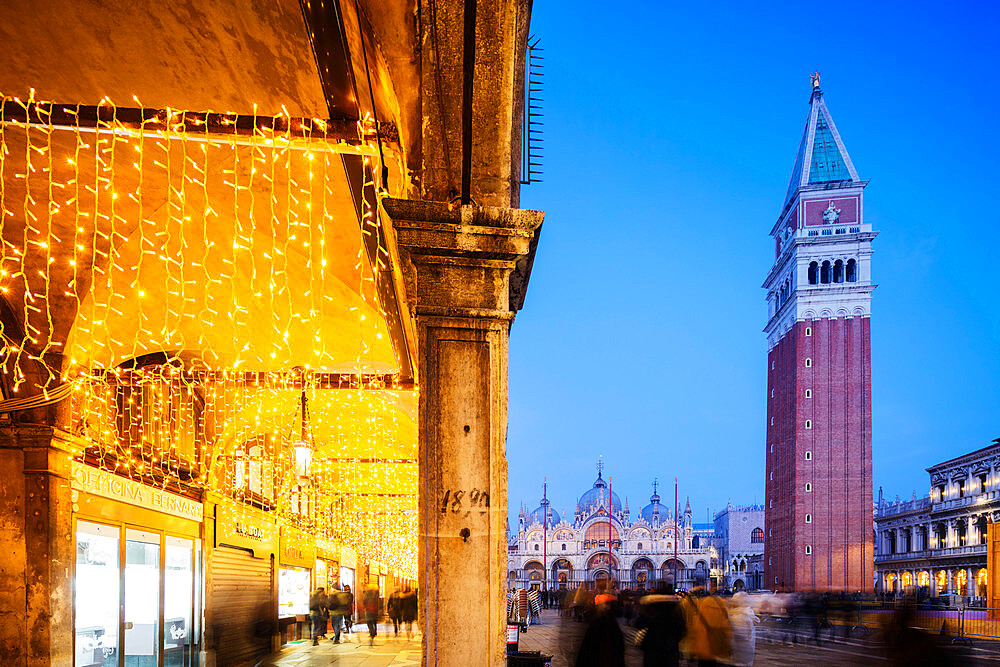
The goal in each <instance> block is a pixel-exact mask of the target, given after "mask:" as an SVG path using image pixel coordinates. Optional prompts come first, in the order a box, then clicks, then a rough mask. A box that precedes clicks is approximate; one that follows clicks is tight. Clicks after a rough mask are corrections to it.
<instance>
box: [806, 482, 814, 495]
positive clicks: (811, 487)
mask: <svg viewBox="0 0 1000 667" xmlns="http://www.w3.org/2000/svg"><path fill="white" fill-rule="evenodd" d="M812 490H813V485H812V484H810V483H809V482H806V493H812Z"/></svg>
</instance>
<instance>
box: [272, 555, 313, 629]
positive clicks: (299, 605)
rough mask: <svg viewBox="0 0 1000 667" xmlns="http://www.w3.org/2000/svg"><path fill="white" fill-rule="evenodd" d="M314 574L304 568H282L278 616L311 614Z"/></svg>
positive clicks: (279, 584)
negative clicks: (311, 586)
mask: <svg viewBox="0 0 1000 667" xmlns="http://www.w3.org/2000/svg"><path fill="white" fill-rule="evenodd" d="M311 578H312V573H311V572H310V571H309V570H308V569H306V568H304V567H282V568H281V569H279V570H278V616H279V617H288V616H296V615H300V614H301V615H308V614H309V593H310V583H311V582H310V579H311Z"/></svg>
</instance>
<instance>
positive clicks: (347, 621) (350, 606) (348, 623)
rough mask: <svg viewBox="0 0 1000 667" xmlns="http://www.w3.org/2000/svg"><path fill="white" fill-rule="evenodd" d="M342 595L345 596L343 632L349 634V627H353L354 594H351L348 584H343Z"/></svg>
mask: <svg viewBox="0 0 1000 667" xmlns="http://www.w3.org/2000/svg"><path fill="white" fill-rule="evenodd" d="M344 593H346V594H347V613H346V614H344V632H346V633H347V634H351V627H352V626H353V625H354V593H352V592H351V586H350V584H344Z"/></svg>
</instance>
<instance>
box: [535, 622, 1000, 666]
mask: <svg viewBox="0 0 1000 667" xmlns="http://www.w3.org/2000/svg"><path fill="white" fill-rule="evenodd" d="M621 626H622V632H623V633H624V635H625V643H626V651H625V664H626V665H628V666H629V667H633V666H634V667H640V666H641V665H642V655H641V653H640V652H639V651H638V650H637V649H636V648H635V646H634V643H633V640H634V638H635V630H634V629H633V628H631V627H629V626H627V625H626V624H624V623H621ZM583 633H584V624H583V623H577V622H576V621H573V620H571V619H564V618H560V616H559V615H558V613H557V612H556V611H554V610H545V611H543V612H542V624H541V625H532V626H531V627H529V628H528V631H527V632H524V633H521V635H520V642H519V644H518V649H519V650H521V651H542V652H543V653H548V654H550V655H552V667H573V665H574V664H575V660H576V649H577V647H578V646H579V644H580V640H581V638H582V637H583ZM783 639H785V637H783V636H779V635H778V634H776V633H773V632H771V631H769V630H768V629H767V628H766V627H763V628H761V629H760V631H759V635H758V641H757V654H756V659H755V660H754V663H753V664H754V665H761V666H763V667H792V666H797V665H816V666H819V665H857V666H863V665H885V664H888V662H887V660H886V658H885V655H884V650H883V649H882V647H881V646H879V645H878V644H877V643H874V641H872V640H868V641H866V640H863V639H859V640H851V641H847V642H844V641H837V642H833V641H824V642H823V643H822V645H820V646H817V645H816V644H815V643H786V642H784V641H782V640H783ZM956 650H961V655H960V656H959V664H963V665H1000V650H998V649H997V648H996V647H995V646H994V645H993V644H990V643H984V642H977V643H976V644H975V645H974V646H973V647H956Z"/></svg>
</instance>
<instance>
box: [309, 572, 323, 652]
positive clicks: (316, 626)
mask: <svg viewBox="0 0 1000 667" xmlns="http://www.w3.org/2000/svg"><path fill="white" fill-rule="evenodd" d="M309 620H310V621H312V640H313V646H318V645H319V637H320V635H323V636H324V638H325V637H326V633H325V632H324V630H325V628H324V627H323V626H324V625H325V623H326V592H325V591H324V590H323V587H322V586H320V587H319V588H317V589H316V590H314V591H313V592H312V595H310V596H309Z"/></svg>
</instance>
